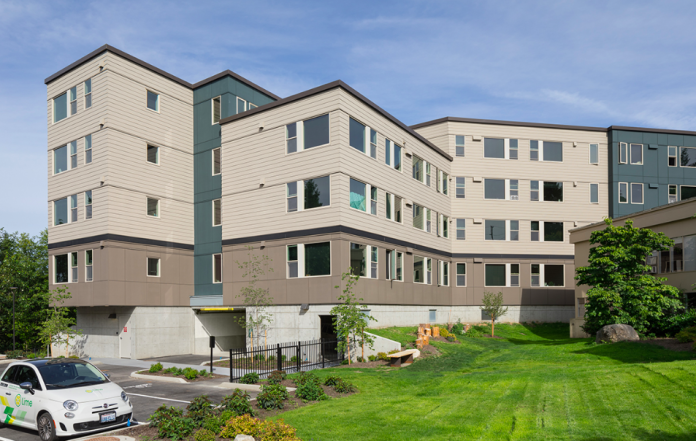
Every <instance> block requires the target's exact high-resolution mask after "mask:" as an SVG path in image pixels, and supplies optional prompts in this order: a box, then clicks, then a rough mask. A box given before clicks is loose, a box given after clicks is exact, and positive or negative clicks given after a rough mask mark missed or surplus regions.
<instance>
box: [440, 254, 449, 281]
mask: <svg viewBox="0 0 696 441" xmlns="http://www.w3.org/2000/svg"><path fill="white" fill-rule="evenodd" d="M439 264H440V265H439V266H440V274H439V278H438V282H439V283H438V285H439V286H449V262H444V261H442V260H440V261H439Z"/></svg>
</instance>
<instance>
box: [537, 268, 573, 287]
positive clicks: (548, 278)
mask: <svg viewBox="0 0 696 441" xmlns="http://www.w3.org/2000/svg"><path fill="white" fill-rule="evenodd" d="M531 285H532V286H535V287H536V286H544V287H552V286H560V287H563V286H565V268H564V266H563V265H549V264H543V263H533V264H532V265H531Z"/></svg>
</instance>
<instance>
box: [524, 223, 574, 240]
mask: <svg viewBox="0 0 696 441" xmlns="http://www.w3.org/2000/svg"><path fill="white" fill-rule="evenodd" d="M531 222H539V240H538V241H537V240H533V241H532V242H546V241H545V240H544V235H545V234H546V222H549V223H552V224H563V240H562V241H556V240H554V241H550V242H556V243H565V242H566V230H565V222H563V221H542V220H540V221H536V220H535V221H530V224H529V226H530V240H531V233H532V231H533V230H531V225H532V224H531Z"/></svg>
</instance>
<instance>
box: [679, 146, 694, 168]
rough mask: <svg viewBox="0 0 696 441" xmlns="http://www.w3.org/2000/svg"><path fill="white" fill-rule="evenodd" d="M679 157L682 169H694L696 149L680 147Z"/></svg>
mask: <svg viewBox="0 0 696 441" xmlns="http://www.w3.org/2000/svg"><path fill="white" fill-rule="evenodd" d="M680 156H681V166H682V167H696V148H693V147H682V148H681V155H680Z"/></svg>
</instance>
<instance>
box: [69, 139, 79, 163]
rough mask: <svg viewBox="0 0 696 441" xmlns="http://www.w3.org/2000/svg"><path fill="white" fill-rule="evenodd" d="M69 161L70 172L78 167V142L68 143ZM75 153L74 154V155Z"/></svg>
mask: <svg viewBox="0 0 696 441" xmlns="http://www.w3.org/2000/svg"><path fill="white" fill-rule="evenodd" d="M68 146H69V148H68V160H69V163H70V164H69V165H70V170H73V169H76V168H77V166H78V163H77V140H74V141H70V142H69V143H68ZM73 152H74V153H73Z"/></svg>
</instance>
